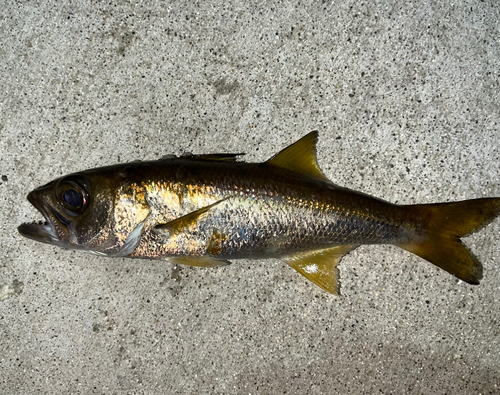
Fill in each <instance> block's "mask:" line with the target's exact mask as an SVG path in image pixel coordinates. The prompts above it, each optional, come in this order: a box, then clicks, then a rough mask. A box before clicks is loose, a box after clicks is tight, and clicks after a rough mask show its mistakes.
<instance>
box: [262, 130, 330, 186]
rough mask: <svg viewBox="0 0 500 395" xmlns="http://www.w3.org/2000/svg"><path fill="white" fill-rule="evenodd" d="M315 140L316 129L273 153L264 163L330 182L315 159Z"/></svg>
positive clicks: (316, 137)
mask: <svg viewBox="0 0 500 395" xmlns="http://www.w3.org/2000/svg"><path fill="white" fill-rule="evenodd" d="M317 141H318V131H317V130H315V131H314V132H311V133H309V134H307V135H305V136H304V137H302V138H301V139H300V140H299V141H297V142H295V143H293V144H292V145H290V146H288V147H287V148H285V149H284V150H282V151H280V152H279V153H278V154H276V155H274V156H273V157H272V158H271V159H269V160H268V161H267V162H266V163H267V164H270V165H273V166H278V167H282V168H284V169H288V170H291V171H294V172H296V173H300V174H304V175H307V176H310V177H316V178H319V179H320V180H324V181H328V182H330V180H329V179H328V178H326V177H325V175H324V174H323V172H322V171H321V170H320V169H319V167H318V163H317V161H316V143H317Z"/></svg>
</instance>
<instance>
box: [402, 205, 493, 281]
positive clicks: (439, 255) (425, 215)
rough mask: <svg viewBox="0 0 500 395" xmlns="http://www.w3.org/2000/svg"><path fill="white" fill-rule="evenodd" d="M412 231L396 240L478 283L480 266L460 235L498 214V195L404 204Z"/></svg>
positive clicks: (459, 276)
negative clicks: (404, 239)
mask: <svg viewBox="0 0 500 395" xmlns="http://www.w3.org/2000/svg"><path fill="white" fill-rule="evenodd" d="M404 208H405V209H406V210H407V219H408V222H409V223H410V226H411V227H412V228H413V229H414V231H415V237H414V238H412V240H411V241H410V242H408V243H402V244H398V246H399V247H401V248H403V249H405V250H407V251H410V252H412V253H414V254H416V255H418V256H420V257H421V258H424V259H425V260H427V261H429V262H431V263H433V264H434V265H436V266H439V267H440V268H442V269H444V270H446V271H447V272H449V273H451V274H453V275H454V276H456V277H458V278H459V279H460V280H463V281H465V282H467V283H469V284H479V280H481V278H482V272H483V268H482V266H481V263H480V262H479V261H478V260H477V258H476V257H475V256H474V255H473V254H472V253H471V252H470V251H469V250H468V249H467V247H466V246H465V245H464V244H462V242H461V240H460V238H461V237H464V236H467V235H470V234H472V233H474V232H476V231H478V230H479V229H481V228H483V227H484V226H486V225H487V224H489V223H490V222H491V221H493V219H494V218H495V217H497V216H498V215H499V214H500V198H485V199H474V200H465V201H462V202H454V203H437V204H419V205H412V206H404Z"/></svg>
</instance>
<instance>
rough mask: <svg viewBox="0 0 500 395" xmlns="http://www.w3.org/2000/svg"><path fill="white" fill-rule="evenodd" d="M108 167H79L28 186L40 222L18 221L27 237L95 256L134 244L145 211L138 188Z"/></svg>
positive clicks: (122, 252) (117, 252)
mask: <svg viewBox="0 0 500 395" xmlns="http://www.w3.org/2000/svg"><path fill="white" fill-rule="evenodd" d="M122 178H123V177H120V176H119V175H118V176H117V175H116V174H111V173H110V172H109V171H104V172H100V171H95V170H90V171H85V172H81V173H75V174H70V175H68V176H65V177H61V178H58V179H56V180H54V181H52V182H50V183H48V184H46V185H43V186H41V187H39V188H36V189H35V190H33V191H31V192H30V193H29V194H28V196H27V198H28V201H29V202H30V203H31V204H32V205H33V206H34V207H35V208H36V209H37V210H38V211H39V212H40V213H41V214H42V215H43V216H44V218H45V221H44V222H43V221H40V222H38V223H29V224H27V223H26V224H22V225H20V226H19V227H18V230H19V233H20V234H21V235H23V236H25V237H27V238H30V239H33V240H36V241H39V242H42V243H46V244H52V245H56V246H59V247H62V248H65V249H72V250H85V251H88V252H92V253H95V254H98V255H109V256H126V255H129V254H130V253H131V252H132V251H133V250H134V249H135V247H136V246H137V244H138V242H139V238H140V234H141V232H142V227H143V225H144V221H145V219H146V218H147V216H148V214H149V208H148V206H147V204H146V202H145V198H144V193H141V190H140V187H138V186H137V185H135V184H130V182H125V181H126V180H123V179H122Z"/></svg>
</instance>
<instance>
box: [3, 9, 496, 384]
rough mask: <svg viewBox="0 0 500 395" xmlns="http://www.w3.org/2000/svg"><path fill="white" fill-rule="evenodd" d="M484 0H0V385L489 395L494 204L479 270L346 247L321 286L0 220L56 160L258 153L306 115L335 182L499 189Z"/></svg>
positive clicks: (489, 14)
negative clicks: (92, 247) (39, 235)
mask: <svg viewBox="0 0 500 395" xmlns="http://www.w3.org/2000/svg"><path fill="white" fill-rule="evenodd" d="M499 20H500V7H499V5H498V3H497V2H495V1H455V2H451V1H444V2H433V1H406V2H401V1H387V2H382V1H378V2H368V3H366V2H365V3H363V2H359V1H333V2H331V1H309V2H299V1H297V2H289V1H283V2H279V1H276V2H265V5H264V3H263V4H257V3H252V2H248V1H242V0H235V1H230V2H227V1H224V2H223V1H205V2H203V1H201V2H197V1H195V2H192V1H175V2H167V3H164V2H147V1H110V2H108V1H104V2H103V1H64V2H63V1H54V0H52V1H43V2H36V1H30V2H27V1H26V2H18V1H10V0H4V1H3V2H2V6H1V7H0V134H1V139H0V173H1V181H0V182H1V185H0V251H1V257H0V392H1V393H2V394H27V393H37V394H70V393H71V394H141V393H144V394H155V393H156V394H177V393H179V394H180V393H185V394H208V393H213V394H337V393H338V394H374V393H384V394H498V393H500V308H499V306H500V304H499V303H500V287H499V284H500V236H499V234H500V220H498V219H497V220H496V221H495V222H493V223H492V224H491V225H489V226H488V227H486V228H485V229H483V230H482V231H481V232H479V233H477V234H475V235H474V236H472V237H469V238H468V239H466V243H467V245H468V246H469V247H470V248H471V249H472V250H473V251H474V252H475V254H476V255H477V257H478V258H479V259H480V260H481V261H482V263H483V265H484V279H483V281H482V283H481V285H479V286H470V285H468V284H465V283H463V282H460V281H457V280H456V279H455V278H454V277H452V276H451V275H449V274H447V273H445V272H444V271H441V270H439V269H437V268H435V267H433V266H432V265H430V264H428V263H427V262H425V261H423V260H422V259H420V258H417V257H416V256H412V255H410V254H409V253H407V252H405V251H403V250H400V249H398V248H396V247H389V246H366V247H361V248H359V249H357V250H356V251H353V252H352V253H350V254H349V255H348V256H347V257H346V258H345V259H344V260H343V261H342V263H341V265H340V275H341V282H342V295H341V296H340V297H335V296H331V295H329V294H326V293H325V292H323V291H322V290H321V289H319V288H318V287H316V286H315V285H314V284H312V283H310V282H308V281H307V280H306V279H305V278H303V277H302V276H300V275H299V274H297V273H295V272H294V271H293V270H292V269H291V268H289V267H288V266H286V265H285V264H284V263H282V262H280V261H278V260H269V261H261V260H253V261H251V260H244V261H240V262H235V264H233V265H230V266H227V267H223V268H216V269H196V268H189V267H178V268H176V267H174V266H173V265H171V264H170V263H168V262H161V261H142V260H141V261H137V260H132V259H108V258H103V257H97V256H91V255H88V254H84V253H81V252H70V251H64V250H61V249H59V248H57V247H51V246H48V245H43V244H40V243H36V242H33V241H30V240H27V239H24V238H22V237H21V236H20V235H19V234H18V233H17V230H16V228H17V226H18V225H19V224H20V223H22V222H31V221H33V220H38V219H41V216H40V215H39V214H38V213H36V210H35V209H34V208H33V207H31V205H30V204H29V203H28V201H27V200H26V198H25V197H26V194H27V193H28V192H29V191H30V190H32V189H33V188H35V187H37V186H39V185H42V184H44V183H46V182H48V181H50V180H51V179H53V178H56V177H59V176H61V175H64V174H66V173H70V172H74V171H78V170H82V169H86V168H92V167H97V166H102V165H107V164H114V163H119V162H126V161H132V160H136V159H154V158H159V157H161V156H163V155H165V154H181V153H184V152H192V153H213V152H246V153H247V154H248V155H247V156H246V160H247V161H263V160H265V159H267V158H269V157H270V156H272V155H273V154H274V153H276V152H277V151H278V150H280V149H281V148H283V147H285V146H287V145H288V144H290V143H292V142H293V141H295V140H297V139H299V138H300V137H302V136H303V135H305V134H306V133H307V132H309V131H311V130H319V131H320V141H319V146H318V159H319V163H320V166H321V167H322V169H323V170H324V172H325V174H326V175H327V176H328V177H329V178H331V179H332V180H333V181H334V182H335V183H337V184H339V185H343V186H347V187H350V188H353V189H356V190H361V191H364V192H366V193H369V194H373V195H376V196H378V197H381V198H383V199H386V200H389V201H391V202H397V203H407V204H411V203H426V202H436V201H451V200H460V199H470V198H477V197H485V196H500V150H499V146H500V107H499V103H500V84H499V81H500V73H499V67H498V65H499V64H500V31H499V24H498V21H499Z"/></svg>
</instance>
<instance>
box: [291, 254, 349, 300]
mask: <svg viewBox="0 0 500 395" xmlns="http://www.w3.org/2000/svg"><path fill="white" fill-rule="evenodd" d="M356 247H357V245H354V246H353V245H344V246H337V247H332V248H326V249H323V250H316V251H307V252H302V253H299V254H296V255H291V256H288V257H285V258H284V259H283V260H284V261H285V262H286V263H287V264H288V265H289V266H291V267H292V268H294V269H295V270H297V271H298V272H299V273H300V274H302V275H303V276H304V277H306V278H307V279H308V280H310V281H312V282H313V283H314V284H316V285H317V286H318V287H320V288H322V289H324V290H325V291H326V292H329V293H331V294H334V295H338V294H339V281H338V269H337V264H338V263H339V262H340V260H341V259H342V257H343V256H344V255H345V254H347V253H348V252H349V251H352V250H354V249H355V248H356Z"/></svg>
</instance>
